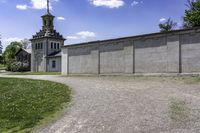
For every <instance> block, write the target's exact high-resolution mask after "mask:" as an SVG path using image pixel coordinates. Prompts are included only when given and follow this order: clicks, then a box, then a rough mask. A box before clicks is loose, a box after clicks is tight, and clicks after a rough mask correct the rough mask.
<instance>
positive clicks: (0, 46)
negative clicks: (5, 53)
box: [0, 35, 3, 56]
mask: <svg viewBox="0 0 200 133" xmlns="http://www.w3.org/2000/svg"><path fill="white" fill-rule="evenodd" d="M2 50H3V46H2V43H1V35H0V56H1V54H2Z"/></svg>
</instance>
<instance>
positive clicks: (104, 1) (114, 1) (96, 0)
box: [89, 0, 125, 8]
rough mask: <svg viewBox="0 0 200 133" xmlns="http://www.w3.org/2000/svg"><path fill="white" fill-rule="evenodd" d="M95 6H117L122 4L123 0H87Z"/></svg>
mask: <svg viewBox="0 0 200 133" xmlns="http://www.w3.org/2000/svg"><path fill="white" fill-rule="evenodd" d="M89 1H90V3H91V4H93V5H95V6H98V7H99V6H105V7H108V8H119V7H121V6H124V4H125V2H124V0H89Z"/></svg>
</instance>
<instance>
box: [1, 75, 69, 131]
mask: <svg viewBox="0 0 200 133" xmlns="http://www.w3.org/2000/svg"><path fill="white" fill-rule="evenodd" d="M70 94H71V91H70V89H69V88H68V87H67V86H65V85H63V84H59V83H53V82H50V81H40V80H28V79H14V78H13V79H10V78H0V132H3V133H4V132H5V133H7V132H30V131H31V130H32V129H33V128H34V127H36V126H38V125H41V124H44V123H46V122H48V121H49V120H51V119H52V118H54V117H55V116H56V115H58V114H59V112H60V111H61V109H62V108H63V107H64V106H66V105H67V104H68V103H69V102H70Z"/></svg>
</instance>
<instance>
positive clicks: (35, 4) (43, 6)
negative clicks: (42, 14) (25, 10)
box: [31, 0, 51, 9]
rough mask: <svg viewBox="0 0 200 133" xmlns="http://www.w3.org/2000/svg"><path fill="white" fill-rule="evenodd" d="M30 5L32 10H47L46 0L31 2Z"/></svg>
mask: <svg viewBox="0 0 200 133" xmlns="http://www.w3.org/2000/svg"><path fill="white" fill-rule="evenodd" d="M31 4H32V8H34V9H46V8H47V1H46V0H31ZM50 8H51V7H50Z"/></svg>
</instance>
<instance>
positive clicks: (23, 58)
mask: <svg viewBox="0 0 200 133" xmlns="http://www.w3.org/2000/svg"><path fill="white" fill-rule="evenodd" d="M15 57H16V61H17V62H21V63H22V65H23V64H26V65H27V67H28V69H27V71H30V68H31V49H23V48H20V50H19V51H18V52H17V53H16V54H15Z"/></svg>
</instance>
